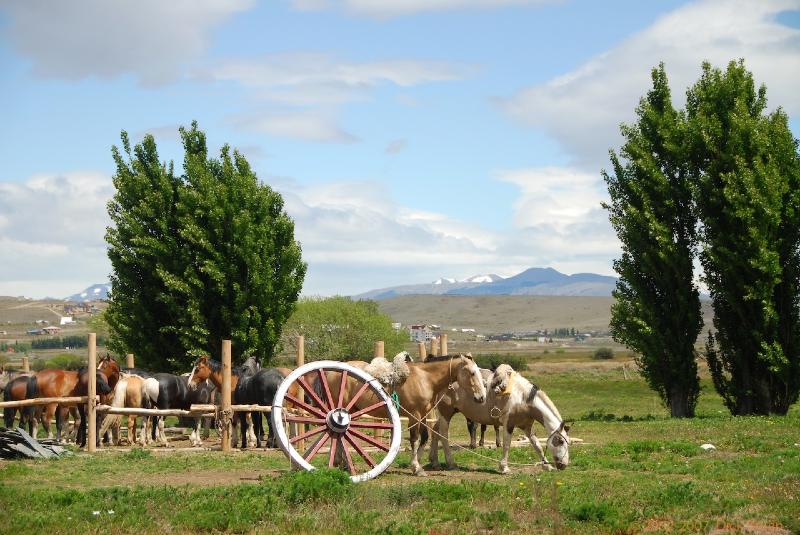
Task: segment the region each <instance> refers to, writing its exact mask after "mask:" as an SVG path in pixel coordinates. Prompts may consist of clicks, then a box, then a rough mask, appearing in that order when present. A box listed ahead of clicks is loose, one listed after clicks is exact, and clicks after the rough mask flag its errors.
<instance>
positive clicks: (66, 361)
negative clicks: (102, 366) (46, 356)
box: [40, 353, 86, 370]
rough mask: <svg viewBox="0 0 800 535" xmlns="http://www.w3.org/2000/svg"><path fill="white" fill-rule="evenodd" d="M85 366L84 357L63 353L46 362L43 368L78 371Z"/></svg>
mask: <svg viewBox="0 0 800 535" xmlns="http://www.w3.org/2000/svg"><path fill="white" fill-rule="evenodd" d="M40 362H41V361H40ZM84 366H86V361H84V360H83V357H80V356H78V355H73V354H72V353H61V354H60V355H56V356H55V357H53V358H51V359H50V360H48V361H46V362H45V363H44V366H43V367H44V368H52V369H56V370H77V369H79V368H82V367H84Z"/></svg>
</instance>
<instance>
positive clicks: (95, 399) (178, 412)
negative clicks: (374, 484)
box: [0, 333, 447, 453]
mask: <svg viewBox="0 0 800 535" xmlns="http://www.w3.org/2000/svg"><path fill="white" fill-rule="evenodd" d="M88 338H89V340H88V355H87V356H88V363H87V364H88V368H89V369H96V368H97V336H96V334H95V333H89V335H88ZM418 351H419V357H420V360H422V359H424V358H425V357H426V356H427V348H426V346H425V343H424V342H420V343H419V344H418ZM446 351H447V334H444V333H442V334H441V335H440V337H439V340H436V339H433V340H431V353H432V354H434V355H443V354H447V353H446ZM373 356H374V357H383V356H384V343H383V342H382V341H378V342H375V346H374V351H373ZM125 357H126V358H125V364H126V366H127V367H128V368H133V367H134V364H135V361H134V355H133V354H131V353H128V354H127V355H126V356H125ZM295 363H296V365H297V367H299V366H302V365H303V364H304V363H305V339H304V337H303V336H302V335H301V336H298V337H297V355H296V361H295ZM24 364H27V358H25V360H24ZM25 367H26V368H27V366H25ZM88 383H89V385H88V393H87V394H88V395H86V396H75V397H60V398H35V399H24V400H20V401H4V402H0V409H4V408H20V407H31V406H37V405H50V404H52V403H58V404H63V405H77V404H82V403H85V404H86V419H87V423H88V433H87V443H86V450H87V451H88V452H89V453H93V452H95V451H96V449H97V445H96V443H97V420H96V418H95V414H96V413H98V412H100V413H104V414H120V415H130V416H190V417H211V416H217V415H218V414H221V415H222V421H223V425H222V437H221V438H222V440H221V442H222V451H224V452H229V451H231V450H232V448H231V432H232V426H231V418H232V415H233V414H234V413H235V412H261V413H268V412H271V411H272V407H270V406H267V405H234V404H232V403H231V388H230V385H231V341H230V340H223V341H222V391H221V392H220V393H221V398H222V399H221V404H220V406H219V407H217V406H216V405H211V404H202V405H192V406H191V407H190V409H189V410H183V409H140V408H133V407H111V406H108V405H100V404H99V402H100V399H99V396H97V392H96V390H97V384H96V382H95V381H89V382H88ZM90 400H91V402H90ZM375 419H376V420H381V419H382V418H375ZM400 420H401V421H406V422H407V421H408V418H406V417H401V418H400ZM428 421H429V422H435V419H429V420H428ZM291 431H292V432H291V433H290V434H292V435H293V434H296V433H297V429H296V426H295V428H294V429H292V430H291ZM376 431H377V430H376Z"/></svg>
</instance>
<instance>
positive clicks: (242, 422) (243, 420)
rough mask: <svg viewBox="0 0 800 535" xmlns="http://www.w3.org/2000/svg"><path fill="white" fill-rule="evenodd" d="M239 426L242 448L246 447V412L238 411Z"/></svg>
mask: <svg viewBox="0 0 800 535" xmlns="http://www.w3.org/2000/svg"><path fill="white" fill-rule="evenodd" d="M239 426H240V427H241V429H240V432H241V434H242V449H243V450H246V449H247V442H248V438H247V413H246V412H240V413H239Z"/></svg>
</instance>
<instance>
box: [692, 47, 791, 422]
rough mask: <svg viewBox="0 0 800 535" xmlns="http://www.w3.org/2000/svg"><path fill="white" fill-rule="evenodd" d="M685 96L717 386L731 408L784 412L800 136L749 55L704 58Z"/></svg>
mask: <svg viewBox="0 0 800 535" xmlns="http://www.w3.org/2000/svg"><path fill="white" fill-rule="evenodd" d="M687 97H688V98H687V104H686V110H687V117H688V122H689V130H688V132H689V138H690V143H691V152H690V160H691V163H692V167H693V170H692V172H693V173H694V174H696V175H697V176H698V188H697V204H698V208H699V215H700V220H701V223H702V226H701V228H702V238H703V242H704V245H703V248H702V251H701V253H700V260H701V262H702V264H703V268H704V271H705V280H706V283H707V284H708V288H709V291H710V293H711V297H712V298H713V308H714V327H715V330H716V333H715V335H713V336H711V337H710V338H709V341H708V344H707V350H706V358H707V361H708V364H709V368H710V370H711V374H712V378H713V381H714V386H715V388H716V389H717V391H718V392H719V393H720V395H721V396H722V397H723V400H724V401H725V404H726V406H727V407H728V409H729V410H730V411H731V413H733V414H739V415H742V414H768V413H778V414H785V413H786V412H787V410H788V409H789V406H790V405H791V404H792V403H794V402H795V401H797V399H798V392H799V391H800V338H799V337H800V318H799V317H798V305H800V294H799V293H798V283H799V282H800V159H799V158H798V152H797V149H798V144H797V140H796V139H794V137H793V136H792V134H791V131H790V130H789V127H788V119H787V116H786V114H785V113H784V112H783V111H782V110H781V109H777V110H776V111H774V112H772V113H766V112H765V110H766V105H767V98H766V88H765V87H764V86H761V87H760V88H758V89H756V86H755V83H754V81H753V76H752V74H751V73H750V72H748V71H747V69H746V68H745V66H744V62H743V61H739V62H731V63H730V64H729V65H728V67H727V69H726V70H725V71H721V70H719V69H713V68H711V66H710V65H709V64H708V63H706V64H704V65H703V73H702V76H701V77H700V80H699V81H698V82H697V83H696V84H695V85H694V86H693V87H692V88H691V89H690V90H689V91H688V93H687Z"/></svg>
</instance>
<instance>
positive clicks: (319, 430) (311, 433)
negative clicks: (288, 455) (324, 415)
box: [289, 425, 328, 444]
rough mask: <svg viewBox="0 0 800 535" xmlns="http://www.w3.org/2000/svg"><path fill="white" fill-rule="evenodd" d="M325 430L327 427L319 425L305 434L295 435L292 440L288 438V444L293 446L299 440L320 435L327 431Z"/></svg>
mask: <svg viewBox="0 0 800 535" xmlns="http://www.w3.org/2000/svg"><path fill="white" fill-rule="evenodd" d="M327 430H328V428H327V426H324V425H321V426H319V427H315V428H314V429H312V430H310V431H306V432H305V433H301V434H299V435H297V436H295V437H293V438H290V439H289V442H290V443H292V444H294V443H296V442H300V441H301V440H305V439H307V438H308V437H313V436H314V435H318V434H320V433H322V432H324V431H327Z"/></svg>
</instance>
